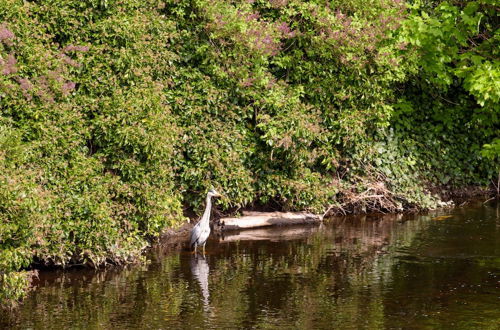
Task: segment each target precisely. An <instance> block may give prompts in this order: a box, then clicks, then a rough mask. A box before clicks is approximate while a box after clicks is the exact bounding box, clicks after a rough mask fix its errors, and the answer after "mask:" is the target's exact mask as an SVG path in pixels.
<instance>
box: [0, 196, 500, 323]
mask: <svg viewBox="0 0 500 330" xmlns="http://www.w3.org/2000/svg"><path fill="white" fill-rule="evenodd" d="M148 260H149V261H150V262H149V263H148V264H146V265H142V266H130V267H127V268H126V269H110V270H106V271H98V272H95V271H90V270H72V271H67V272H54V271H52V272H41V273H40V279H39V280H38V281H37V283H36V286H37V287H36V290H34V291H33V292H32V293H31V294H30V296H29V297H28V299H26V301H25V302H24V303H23V304H22V305H21V306H20V308H19V309H18V310H17V311H15V312H13V313H10V314H5V313H4V314H3V315H2V314H0V328H13V329H17V328H20V329H38V328H54V329H70V328H77V329H84V328H91V329H149V328H150V329H227V328H231V329H234V328H245V329H249V328H258V329H333V328H339V329H360V328H364V329H381V328H394V329H398V328H405V329H406V328H409V329H450V328H455V329H499V328H500V205H499V204H498V203H495V202H494V201H492V202H489V203H486V204H483V203H481V202H471V203H469V204H467V205H466V206H464V207H460V208H455V209H449V210H440V211H437V212H433V213H429V214H424V215H387V216H363V217H345V218H336V219H332V220H330V221H328V222H327V223H325V224H324V225H321V226H307V227H302V226H294V227H281V228H274V229H260V230H251V231H244V232H240V233H231V234H227V235H226V236H225V237H213V238H211V240H210V241H209V243H208V244H207V253H206V255H205V257H202V256H197V257H196V256H193V255H191V254H189V253H188V252H182V251H179V250H175V249H174V250H172V249H171V248H165V247H157V248H156V249H154V250H152V251H150V253H149V254H148Z"/></svg>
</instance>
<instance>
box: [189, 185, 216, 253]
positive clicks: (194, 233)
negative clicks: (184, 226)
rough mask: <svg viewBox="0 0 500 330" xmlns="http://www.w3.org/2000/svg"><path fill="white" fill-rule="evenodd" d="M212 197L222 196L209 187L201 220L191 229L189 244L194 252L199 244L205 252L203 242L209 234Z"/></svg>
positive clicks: (204, 242) (205, 241) (205, 242)
mask: <svg viewBox="0 0 500 330" xmlns="http://www.w3.org/2000/svg"><path fill="white" fill-rule="evenodd" d="M212 197H222V195H221V194H219V193H218V192H217V191H215V190H214V189H210V190H209V191H208V193H207V198H206V206H205V212H203V216H202V217H201V220H200V221H199V222H198V223H197V224H196V225H195V226H194V227H193V229H192V230H191V238H190V243H189V246H190V247H191V250H194V253H195V254H196V249H197V248H198V246H200V245H201V246H202V247H203V254H205V244H207V239H208V236H209V235H210V212H211V210H212Z"/></svg>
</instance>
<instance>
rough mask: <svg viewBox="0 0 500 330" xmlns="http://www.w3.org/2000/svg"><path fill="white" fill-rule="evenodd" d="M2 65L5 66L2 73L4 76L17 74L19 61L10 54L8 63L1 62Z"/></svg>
mask: <svg viewBox="0 0 500 330" xmlns="http://www.w3.org/2000/svg"><path fill="white" fill-rule="evenodd" d="M0 64H5V65H4V67H3V70H2V73H3V74H4V75H9V74H12V73H16V72H17V67H16V64H17V60H16V58H15V57H14V55H12V54H9V56H7V61H6V62H5V61H1V62H0Z"/></svg>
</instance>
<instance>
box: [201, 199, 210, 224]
mask: <svg viewBox="0 0 500 330" xmlns="http://www.w3.org/2000/svg"><path fill="white" fill-rule="evenodd" d="M211 210H212V198H211V197H210V196H207V205H206V206H205V212H203V216H202V217H201V220H200V222H201V221H204V222H208V221H209V220H210V211H211Z"/></svg>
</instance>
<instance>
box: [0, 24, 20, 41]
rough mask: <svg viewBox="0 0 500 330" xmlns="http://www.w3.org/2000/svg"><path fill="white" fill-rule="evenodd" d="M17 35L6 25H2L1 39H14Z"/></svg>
mask: <svg viewBox="0 0 500 330" xmlns="http://www.w3.org/2000/svg"><path fill="white" fill-rule="evenodd" d="M15 37H16V36H15V35H14V33H13V32H12V31H10V30H9V29H7V27H5V25H0V41H4V40H10V39H14V38H15Z"/></svg>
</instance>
